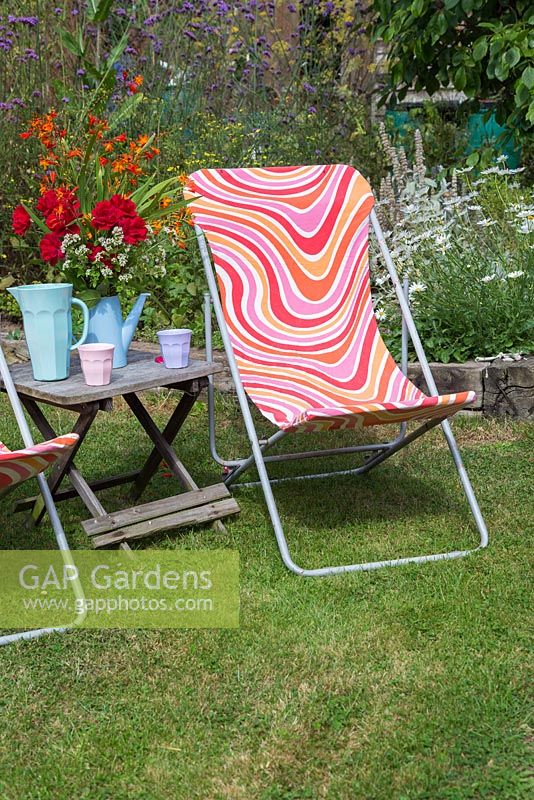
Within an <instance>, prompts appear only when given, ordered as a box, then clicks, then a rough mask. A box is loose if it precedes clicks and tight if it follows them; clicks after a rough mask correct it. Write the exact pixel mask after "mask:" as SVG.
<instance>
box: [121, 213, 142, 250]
mask: <svg viewBox="0 0 534 800" xmlns="http://www.w3.org/2000/svg"><path fill="white" fill-rule="evenodd" d="M121 228H122V231H123V233H124V241H125V242H126V244H137V243H138V242H142V241H144V240H145V239H146V237H147V234H148V230H147V227H146V224H145V221H144V219H143V218H142V217H133V219H129V218H125V219H124V220H123V221H122V222H121Z"/></svg>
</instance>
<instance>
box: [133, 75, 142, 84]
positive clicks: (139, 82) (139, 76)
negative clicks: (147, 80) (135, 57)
mask: <svg viewBox="0 0 534 800" xmlns="http://www.w3.org/2000/svg"><path fill="white" fill-rule="evenodd" d="M134 83H136V84H137V86H142V85H143V76H142V75H136V76H135V78H134Z"/></svg>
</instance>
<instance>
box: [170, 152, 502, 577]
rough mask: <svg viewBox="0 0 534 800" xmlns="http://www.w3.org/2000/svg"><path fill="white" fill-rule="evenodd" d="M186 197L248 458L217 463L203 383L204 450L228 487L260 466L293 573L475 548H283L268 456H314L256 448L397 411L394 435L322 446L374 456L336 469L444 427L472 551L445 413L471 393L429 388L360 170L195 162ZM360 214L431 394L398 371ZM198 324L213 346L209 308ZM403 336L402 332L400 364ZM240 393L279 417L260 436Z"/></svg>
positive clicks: (482, 530) (474, 507)
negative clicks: (322, 563)
mask: <svg viewBox="0 0 534 800" xmlns="http://www.w3.org/2000/svg"><path fill="white" fill-rule="evenodd" d="M185 194H186V197H187V198H188V199H189V200H191V203H190V209H191V212H192V214H193V219H194V222H195V229H196V233H197V238H198V242H199V247H200V252H201V256H202V260H203V264H204V268H205V271H206V276H207V280H208V286H209V290H210V294H211V300H212V302H213V305H214V308H215V313H216V317H217V321H218V325H219V328H220V330H221V335H222V338H223V342H224V346H225V349H226V353H227V356H228V360H229V364H230V369H231V372H232V377H233V380H234V382H235V385H236V390H237V395H238V399H239V403H240V406H241V411H242V414H243V417H244V422H245V425H246V428H247V433H248V436H249V439H250V442H251V445H252V455H250V456H249V457H248V458H242V459H238V460H234V461H228V460H226V461H225V460H224V459H221V458H220V457H219V456H218V454H217V452H216V447H215V442H214V435H215V434H214V421H213V389H211V390H210V398H211V401H210V433H211V442H212V454H213V455H214V457H215V458H216V459H217V460H218V461H219V463H220V464H222V465H224V466H225V467H226V468H227V469H228V470H229V473H228V475H227V477H226V481H225V482H226V484H227V485H231V484H232V483H234V482H235V480H236V479H237V478H238V477H239V475H241V474H242V473H243V472H244V471H245V470H246V469H247V468H248V467H249V466H251V465H252V464H254V463H255V464H256V468H257V470H258V473H259V477H260V482H261V486H262V488H263V491H264V495H265V499H266V502H267V506H268V510H269V514H270V517H271V520H272V523H273V527H274V531H275V534H276V538H277V542H278V546H279V549H280V553H281V556H282V559H283V561H284V563H285V565H286V566H287V567H288V568H289V569H290V570H292V571H294V572H295V573H298V574H300V575H305V576H318V575H327V574H331V573H338V572H348V571H355V570H369V569H376V568H378V567H383V566H396V565H399V564H405V563H408V562H422V561H435V560H439V559H450V558H458V557H460V556H464V555H467V554H468V553H470V552H472V550H455V551H451V552H447V553H436V554H432V555H423V556H413V557H407V558H398V559H393V560H388V561H375V562H367V563H361V564H346V565H340V566H327V567H321V568H317V569H304V568H302V567H300V566H298V565H297V564H295V562H294V561H293V559H292V558H291V555H290V553H289V550H288V546H287V542H286V538H285V535H284V531H283V529H282V524H281V521H280V517H279V514H278V510H277V507H276V503H275V500H274V496H273V493H272V488H271V482H270V481H269V478H268V475H267V470H266V462H269V461H276V460H288V459H289V458H300V457H302V458H304V457H310V456H312V455H320V454H321V451H308V452H304V453H298V454H287V453H286V454H283V455H280V456H277V455H267V456H265V455H264V453H265V451H266V450H267V449H268V448H269V447H270V446H271V445H273V444H274V443H275V442H277V441H279V440H280V439H281V438H283V437H284V436H287V435H288V434H290V433H300V432H303V431H318V430H329V431H333V430H342V429H353V428H357V427H366V426H374V425H382V424H384V423H393V422H397V423H401V429H400V434H399V436H397V437H396V438H395V439H393V440H391V441H387V442H383V443H379V444H369V445H355V446H353V447H342V448H338V449H336V450H329V451H322V453H323V454H324V455H335V454H338V453H352V452H359V451H364V452H365V451H366V452H368V453H370V456H369V457H368V458H367V460H366V461H365V463H364V464H363V465H362V466H361V467H358V468H356V469H353V470H345V471H344V474H348V473H353V474H361V473H364V472H367V471H368V470H370V469H372V468H373V467H374V466H376V465H378V464H380V463H381V462H382V461H384V460H385V459H387V458H389V457H390V456H391V455H393V454H394V453H396V452H398V451H399V450H400V449H401V448H403V447H405V446H406V445H408V444H409V443H410V442H413V441H414V440H415V439H417V438H418V437H419V436H421V435H422V434H423V433H425V432H426V431H428V430H429V429H430V428H432V427H434V426H436V425H441V426H442V429H443V432H444V434H445V437H446V440H447V443H448V445H449V448H450V451H451V454H452V457H453V462H454V465H455V467H456V469H457V471H458V474H459V477H460V481H461V483H462V486H463V488H464V491H465V493H466V496H467V500H468V503H469V506H470V508H471V511H472V513H473V516H474V519H475V523H476V525H477V527H478V531H479V534H480V543H479V546H478V547H477V548H476V549H479V548H480V547H485V546H486V545H487V543H488V534H487V530H486V526H485V523H484V520H483V518H482V515H481V513H480V509H479V506H478V503H477V500H476V498H475V495H474V493H473V489H472V487H471V483H470V481H469V478H468V476H467V473H466V471H465V468H464V466H463V464H462V460H461V456H460V453H459V451H458V447H457V444H456V441H455V439H454V437H453V434H452V431H451V429H450V426H449V423H448V421H447V417H450V416H451V415H453V414H455V413H456V412H457V411H459V410H460V409H461V408H464V407H466V406H468V405H469V404H471V403H472V402H473V400H474V399H475V393H474V392H458V393H455V394H447V395H441V396H440V395H439V394H438V392H437V389H436V384H435V382H434V379H433V377H432V373H431V371H430V369H429V366H428V362H427V359H426V356H425V353H424V350H423V347H422V344H421V341H420V339H419V336H418V334H417V330H416V328H415V325H414V321H413V318H412V315H411V312H410V308H409V304H408V302H407V298H406V295H405V293H404V292H403V289H402V286H401V284H400V282H399V278H398V275H397V272H396V270H395V267H394V264H393V262H392V259H391V256H390V254H389V251H388V248H387V245H386V242H385V240H384V236H383V234H382V231H381V229H380V224H379V222H378V219H377V216H376V213H375V211H374V210H373V204H374V199H373V195H372V192H371V189H370V187H369V184H368V183H367V182H366V181H365V179H364V178H363V177H362V176H361V175H360V174H359V173H358V172H357V171H356V170H355V169H354V168H353V167H350V166H344V165H331V166H305V167H274V168H261V169H257V168H254V169H203V170H199V171H197V172H195V173H194V174H193V175H191V178H190V182H189V184H188V186H187V189H186V193H185ZM369 222H371V224H372V226H373V229H374V232H375V234H376V236H377V239H378V243H379V246H380V248H381V251H382V254H383V258H384V260H385V263H386V265H387V268H388V271H389V274H390V277H391V280H392V282H393V285H394V287H395V291H396V294H397V298H398V301H399V303H400V307H401V311H402V315H403V326H404V334H405V336H406V335H408V334H409V336H410V338H411V340H412V342H413V346H414V348H415V351H416V354H417V357H418V359H419V362H420V364H421V367H422V370H423V374H424V377H425V380H426V383H427V386H428V389H429V392H430V393H429V395H426V394H424V393H423V392H422V391H420V390H419V389H418V388H417V387H416V386H415V385H414V384H413V383H411V382H410V381H409V380H408V378H407V377H406V375H405V374H404V373H405V371H406V365H405V364H403V366H404V372H403V370H401V369H400V368H399V367H398V366H397V364H396V363H395V361H394V359H393V357H392V356H391V354H390V353H389V351H388V349H387V347H386V344H385V343H384V341H383V339H382V337H381V335H380V332H379V330H378V325H377V321H376V317H375V315H374V311H373V304H372V297H371V283H370V274H369V265H368V245H369V241H368V236H369ZM206 239H207V242H208V243H209V248H210V250H211V256H212V258H213V263H214V265H215V271H216V275H217V278H218V286H217V282H216V280H215V275H214V272H213V267H212V260H211V258H210V253H209V250H208V247H207V244H206ZM206 326H207V329H208V330H207V339H208V348H211V345H210V342H209V339H210V337H211V316H210V309H208V310H207V313H206ZM406 346H407V343H406V341H405V348H404V349H405V354H404V358H403V361H405V360H406ZM210 352H211V350H210V351H209V352H208V355H210ZM247 395H248V398H250V400H252V401H253V403H254V404H255V405H256V406H257V407H258V409H259V410H260V411H261V412H262V414H263V415H264V416H265V417H267V419H269V420H270V421H271V422H272V423H273V424H274V425H276V426H277V428H278V431H277V432H276V433H274V434H273V435H272V436H271V437H270V438H269V439H267V440H263V441H261V442H260V441H259V440H258V436H257V434H256V430H255V427H254V424H253V420H252V417H251V413H250V408H249V406H248V402H247ZM413 420H416V421H420V422H421V423H422V424H421V425H420V426H419V427H417V428H416V429H415V430H414V431H412V432H411V433H409V434H407V433H406V423H407V422H409V421H413ZM326 474H328V473H326ZM330 474H338V473H330ZM324 475H325V473H321V475H320V476H309V477H323V476H324ZM275 482H276V481H273V483H275Z"/></svg>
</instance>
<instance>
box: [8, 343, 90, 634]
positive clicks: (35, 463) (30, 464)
mask: <svg viewBox="0 0 534 800" xmlns="http://www.w3.org/2000/svg"><path fill="white" fill-rule="evenodd" d="M0 377H1V378H2V383H3V386H4V389H5V390H6V392H7V395H8V397H9V400H10V403H11V406H12V408H13V412H14V414H15V418H16V420H17V423H18V426H19V429H20V432H21V434H22V438H23V441H24V445H25V447H24V449H22V450H16V451H14V452H12V451H10V450H8V448H7V447H6V445H5V444H2V443H1V442H0V501H1V500H2V495H4V494H5V493H6V492H7V491H9V490H10V489H11V488H13V487H14V486H16V485H18V484H19V483H22V482H23V481H26V480H28V479H29V478H34V477H36V478H37V480H38V482H39V488H40V490H41V494H42V496H43V500H44V503H45V506H46V509H47V511H48V514H49V516H50V521H51V523H52V528H53V530H54V534H55V537H56V542H57V546H58V548H59V550H61V554H62V556H63V561H64V563H65V564H66V565H68V566H70V567H74V562H73V559H72V556H71V551H70V548H69V545H68V542H67V538H66V536H65V532H64V530H63V526H62V524H61V520H60V519H59V516H58V513H57V509H56V506H55V503H54V500H53V497H52V494H51V492H50V489H49V487H48V483H47V481H46V478H45V477H44V475H43V474H42V473H43V472H44V470H45V469H47V468H48V467H49V466H51V465H52V464H55V463H56V461H58V459H61V458H66V457H68V455H69V453H70V452H71V451H72V448H73V447H75V446H76V443H77V441H78V438H79V437H78V435H77V434H76V433H69V434H67V435H65V436H58V437H57V438H56V439H51V440H50V441H48V442H42V443H41V444H34V443H33V440H32V435H31V432H30V429H29V427H28V423H27V422H26V417H25V416H24V411H23V409H22V405H21V402H20V399H19V396H18V394H17V390H16V388H15V385H14V383H13V379H12V377H11V373H10V371H9V367H8V365H7V361H6V358H5V356H4V352H3V350H2V347H1V345H0ZM72 588H73V591H74V595H75V597H76V599H77V600H84V595H83V591H82V588H81V586H80V583H79V581H78V580H73V581H72ZM83 616H85V615H82V614H79V615H78V617H77V618H76V623H75V624H79V623H80V622H81V621H82V619H83ZM0 622H1V621H0ZM65 630H67V628H38V629H34V630H29V631H18V632H17V633H11V634H8V635H6V636H0V645H4V644H11V643H12V642H16V641H18V640H19V639H36V638H37V637H39V636H42V635H43V634H45V633H63V632H64V631H65Z"/></svg>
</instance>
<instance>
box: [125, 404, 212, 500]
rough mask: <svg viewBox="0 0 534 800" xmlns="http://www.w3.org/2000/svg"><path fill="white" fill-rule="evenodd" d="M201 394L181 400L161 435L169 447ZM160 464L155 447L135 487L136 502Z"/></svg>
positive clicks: (158, 452)
mask: <svg viewBox="0 0 534 800" xmlns="http://www.w3.org/2000/svg"><path fill="white" fill-rule="evenodd" d="M199 393H200V390H199V391H198V392H194V393H185V394H183V395H182V397H181V398H180V402H179V403H178V405H177V406H176V408H175V409H174V411H173V413H172V415H171V417H170V419H169V421H168V422H167V424H166V426H165V428H164V429H163V431H162V433H161V436H162V437H163V439H165V441H166V442H167V443H168V444H169V445H172V443H173V442H174V440H175V438H176V436H177V435H178V432H179V430H180V428H181V427H182V425H183V424H184V422H185V420H186V419H187V417H188V416H189V412H190V411H191V409H192V408H193V406H194V404H195V402H196V399H197V397H198V395H199ZM134 413H135V412H134ZM147 433H148V431H147ZM149 435H150V434H149ZM160 462H161V453H160V451H159V450H158V448H157V447H154V449H153V450H152V452H151V453H150V455H149V457H148V458H147V460H146V461H145V463H144V466H143V467H142V469H141V470H140V472H139V475H138V476H137V478H136V480H135V483H134V485H133V489H132V495H133V498H134V500H137V498H138V497H139V496H140V495H141V494H142V492H143V491H144V489H145V487H146V485H147V484H148V482H149V480H150V479H151V477H152V476H153V475H154V473H155V472H156V470H157V468H158V465H159V463H160Z"/></svg>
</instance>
